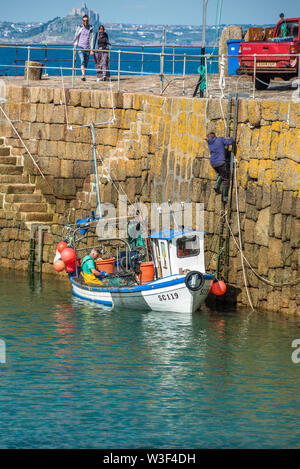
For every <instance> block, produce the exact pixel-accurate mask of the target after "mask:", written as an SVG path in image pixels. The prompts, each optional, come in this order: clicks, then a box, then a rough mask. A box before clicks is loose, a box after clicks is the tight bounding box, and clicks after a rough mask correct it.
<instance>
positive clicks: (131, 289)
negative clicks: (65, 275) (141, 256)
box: [70, 274, 215, 293]
mask: <svg viewBox="0 0 300 469" xmlns="http://www.w3.org/2000/svg"><path fill="white" fill-rule="evenodd" d="M168 278H170V280H168V281H166V282H161V281H154V282H151V283H148V284H146V285H137V286H133V287H119V288H118V287H117V288H116V287H113V286H112V287H108V288H104V287H91V286H88V285H82V284H77V282H75V280H74V279H73V278H71V279H70V280H71V282H72V283H73V284H74V285H76V287H78V288H81V289H82V290H88V291H97V292H111V293H113V292H124V293H125V292H139V291H147V290H156V289H160V288H164V287H172V286H173V285H179V284H180V283H184V281H185V277H181V278H175V279H173V280H171V278H172V277H168ZM204 278H205V280H208V279H209V280H213V279H214V278H215V276H214V275H212V274H204Z"/></svg>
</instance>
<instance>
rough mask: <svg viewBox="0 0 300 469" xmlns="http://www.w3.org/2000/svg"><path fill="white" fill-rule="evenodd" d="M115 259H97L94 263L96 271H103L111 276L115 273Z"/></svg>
mask: <svg viewBox="0 0 300 469" xmlns="http://www.w3.org/2000/svg"><path fill="white" fill-rule="evenodd" d="M115 261H116V258H115V257H110V258H109V259H98V260H97V261H96V266H97V269H98V270H104V271H105V272H106V273H108V274H112V273H114V271H115Z"/></svg>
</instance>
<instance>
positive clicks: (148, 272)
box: [139, 262, 154, 284]
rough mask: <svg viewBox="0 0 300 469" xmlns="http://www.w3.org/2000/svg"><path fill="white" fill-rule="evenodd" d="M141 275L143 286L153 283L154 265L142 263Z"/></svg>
mask: <svg viewBox="0 0 300 469" xmlns="http://www.w3.org/2000/svg"><path fill="white" fill-rule="evenodd" d="M140 270H141V273H140V275H139V279H140V282H141V284H144V283H148V282H152V281H153V280H154V263H153V262H142V263H141V265H140Z"/></svg>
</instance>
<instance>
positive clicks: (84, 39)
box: [74, 15, 94, 81]
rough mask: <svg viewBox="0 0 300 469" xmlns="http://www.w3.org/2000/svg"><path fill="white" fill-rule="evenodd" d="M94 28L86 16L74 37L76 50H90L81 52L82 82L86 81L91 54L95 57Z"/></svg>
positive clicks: (79, 52) (79, 53)
mask: <svg viewBox="0 0 300 469" xmlns="http://www.w3.org/2000/svg"><path fill="white" fill-rule="evenodd" d="M93 29H94V28H93V26H90V25H89V17H88V16H87V15H84V16H83V17H82V25H81V26H78V28H77V29H76V33H75V37H74V49H89V50H79V51H78V55H79V59H80V67H81V73H82V77H81V80H82V81H85V80H86V78H85V70H86V68H87V66H88V63H89V58H90V52H91V55H94V52H93V51H92V49H93Z"/></svg>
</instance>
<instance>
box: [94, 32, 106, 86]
mask: <svg viewBox="0 0 300 469" xmlns="http://www.w3.org/2000/svg"><path fill="white" fill-rule="evenodd" d="M108 45H109V40H108V35H107V32H106V31H105V28H104V26H103V25H100V26H99V29H98V32H97V33H96V34H95V38H94V45H93V49H95V52H94V60H95V67H96V72H97V81H101V80H103V81H105V80H106V79H107V78H109V77H110V73H109V57H108V52H107V49H108ZM97 49H98V50H97Z"/></svg>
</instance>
